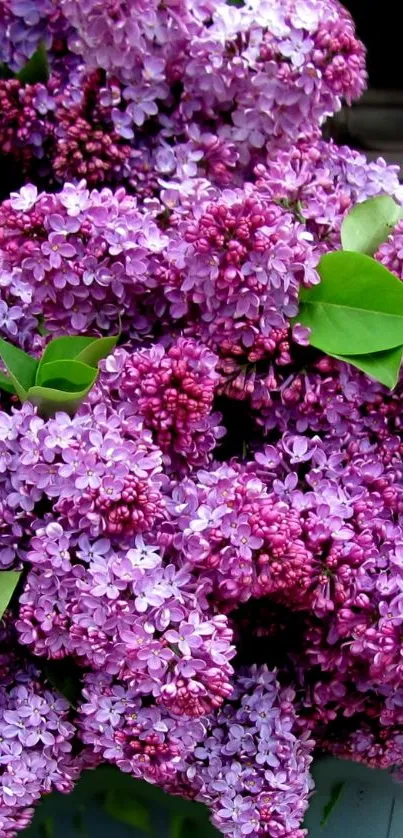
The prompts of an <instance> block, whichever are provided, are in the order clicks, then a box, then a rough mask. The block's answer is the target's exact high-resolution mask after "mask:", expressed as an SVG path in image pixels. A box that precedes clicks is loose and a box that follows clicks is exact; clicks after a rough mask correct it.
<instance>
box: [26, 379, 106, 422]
mask: <svg viewBox="0 0 403 838" xmlns="http://www.w3.org/2000/svg"><path fill="white" fill-rule="evenodd" d="M90 390H91V386H90V387H87V388H86V389H85V390H82V391H81V392H70V393H69V392H67V391H65V390H54V389H53V388H52V387H38V386H35V387H31V389H30V390H28V395H27V399H28V400H29V401H31V402H32V404H35V405H36V406H37V408H38V410H39V413H40V414H41V416H43V417H45V418H49V417H50V416H54V414H55V413H56V412H57V411H58V410H64V411H65V412H66V413H70V414H73V413H75V411H76V410H77V408H78V407H79V406H80V404H81V402H83V401H84V399H85V398H86V397H87V396H88V393H89V391H90Z"/></svg>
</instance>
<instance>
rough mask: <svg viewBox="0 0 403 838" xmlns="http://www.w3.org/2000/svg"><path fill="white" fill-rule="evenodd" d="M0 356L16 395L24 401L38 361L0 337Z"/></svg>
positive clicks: (33, 380) (32, 381) (31, 384)
mask: <svg viewBox="0 0 403 838" xmlns="http://www.w3.org/2000/svg"><path fill="white" fill-rule="evenodd" d="M0 357H1V359H2V361H3V364H4V365H5V367H6V369H7V372H8V374H9V376H10V378H11V381H12V383H13V385H14V387H15V392H16V393H17V396H18V397H19V398H20V399H21V401H25V399H26V397H27V391H28V390H29V388H30V387H32V386H33V384H35V378H36V370H37V367H38V361H37V360H36V358H32V357H31V355H27V353H26V352H23V351H22V349H18V347H17V346H13V345H12V343H7V341H5V340H3V339H2V338H0Z"/></svg>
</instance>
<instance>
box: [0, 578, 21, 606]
mask: <svg viewBox="0 0 403 838" xmlns="http://www.w3.org/2000/svg"><path fill="white" fill-rule="evenodd" d="M20 576H21V573H20V572H18V571H16V570H1V571H0V618H1V617H2V616H3V614H4V612H5V610H6V608H8V605H9V602H10V600H11V597H12V595H13V593H14V591H15V589H16V587H17V584H18V580H19V578H20Z"/></svg>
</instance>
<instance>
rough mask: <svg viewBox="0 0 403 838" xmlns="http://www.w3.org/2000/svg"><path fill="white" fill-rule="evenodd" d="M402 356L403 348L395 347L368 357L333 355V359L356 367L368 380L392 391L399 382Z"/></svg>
mask: <svg viewBox="0 0 403 838" xmlns="http://www.w3.org/2000/svg"><path fill="white" fill-rule="evenodd" d="M402 356H403V346H396V347H395V348H394V349H386V350H385V351H384V352H373V353H372V354H369V355H334V356H333V357H334V358H338V359H339V361H345V362H346V363H347V364H351V365H352V366H353V367H357V369H359V370H361V372H365V373H366V374H367V375H369V377H370V378H374V379H375V381H379V382H380V383H381V384H384V385H385V387H388V388H389V390H393V389H394V387H396V384H397V382H398V380H399V372H400V367H401V364H402Z"/></svg>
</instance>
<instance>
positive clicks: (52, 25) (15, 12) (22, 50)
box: [0, 0, 69, 71]
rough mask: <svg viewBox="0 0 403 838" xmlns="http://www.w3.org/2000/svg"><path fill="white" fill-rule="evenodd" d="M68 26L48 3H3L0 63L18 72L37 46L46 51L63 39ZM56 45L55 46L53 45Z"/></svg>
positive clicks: (14, 0) (46, 0)
mask: <svg viewBox="0 0 403 838" xmlns="http://www.w3.org/2000/svg"><path fill="white" fill-rule="evenodd" d="M68 29H69V27H68V24H67V22H66V20H65V18H64V17H63V15H62V14H61V11H60V9H58V5H57V4H55V3H53V2H52V0H3V2H2V3H1V6H0V64H1V63H4V64H6V65H7V67H9V68H10V69H11V70H14V71H18V70H21V69H22V67H23V66H24V65H25V64H26V62H27V60H28V59H30V58H31V57H32V55H33V54H34V52H35V51H36V49H37V48H38V46H39V44H40V43H43V44H44V45H45V46H46V47H47V48H50V47H52V45H54V43H55V41H56V42H57V40H58V39H60V38H61V37H63V36H64V37H66V36H67V33H68ZM56 45H57V44H56Z"/></svg>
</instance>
